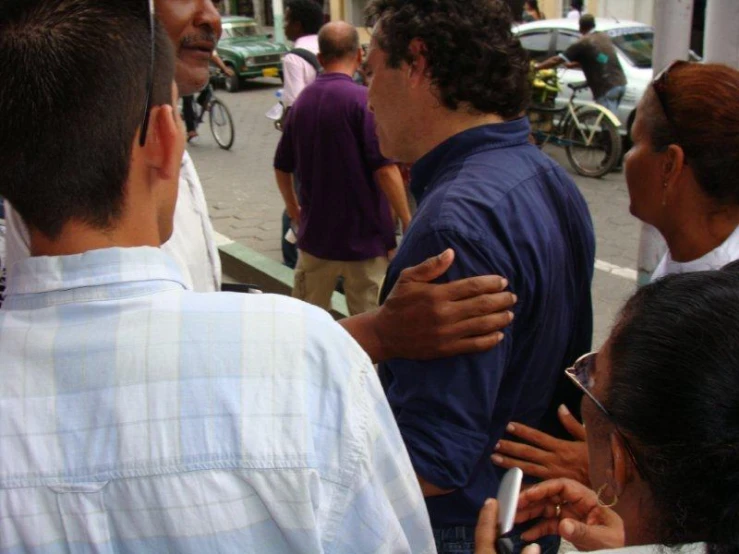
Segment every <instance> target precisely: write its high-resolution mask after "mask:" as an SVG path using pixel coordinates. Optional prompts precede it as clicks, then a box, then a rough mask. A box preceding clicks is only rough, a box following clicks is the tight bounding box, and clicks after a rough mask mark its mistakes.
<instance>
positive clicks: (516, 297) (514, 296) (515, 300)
mask: <svg viewBox="0 0 739 554" xmlns="http://www.w3.org/2000/svg"><path fill="white" fill-rule="evenodd" d="M511 296H513V303H514V304H515V303H516V302H518V296H516V295H515V294H512V295H511Z"/></svg>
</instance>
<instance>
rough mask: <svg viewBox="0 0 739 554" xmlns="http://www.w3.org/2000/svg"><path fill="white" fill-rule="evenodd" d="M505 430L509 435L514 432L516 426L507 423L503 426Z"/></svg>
mask: <svg viewBox="0 0 739 554" xmlns="http://www.w3.org/2000/svg"><path fill="white" fill-rule="evenodd" d="M505 430H506V431H508V432H509V433H513V431H515V430H516V426H515V425H513V423H509V424H508V425H506V426H505Z"/></svg>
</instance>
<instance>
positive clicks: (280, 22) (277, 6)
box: [272, 0, 285, 44]
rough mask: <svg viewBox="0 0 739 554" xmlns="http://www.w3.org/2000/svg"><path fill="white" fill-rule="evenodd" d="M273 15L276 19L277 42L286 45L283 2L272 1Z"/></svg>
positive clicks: (279, 0)
mask: <svg viewBox="0 0 739 554" xmlns="http://www.w3.org/2000/svg"><path fill="white" fill-rule="evenodd" d="M272 15H273V16H274V18H275V23H274V25H275V42H277V43H279V44H285V28H284V23H285V14H284V13H283V8H282V0H272Z"/></svg>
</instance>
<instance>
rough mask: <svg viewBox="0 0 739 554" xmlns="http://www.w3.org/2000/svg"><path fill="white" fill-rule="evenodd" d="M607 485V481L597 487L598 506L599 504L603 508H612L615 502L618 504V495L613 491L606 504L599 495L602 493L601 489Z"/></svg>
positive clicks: (604, 488)
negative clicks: (611, 497) (610, 498)
mask: <svg viewBox="0 0 739 554" xmlns="http://www.w3.org/2000/svg"><path fill="white" fill-rule="evenodd" d="M607 486H608V483H603V484H602V485H601V486H600V488H599V489H598V493H597V500H598V506H601V507H603V508H613V507H614V506H615V505H616V504H618V495H617V494H616V493H615V492H614V493H613V499H612V500H611V501H610V502H609V503H608V504H606V503H605V502H603V500H602V499H601V495H602V494H603V491H605V490H606V487H607Z"/></svg>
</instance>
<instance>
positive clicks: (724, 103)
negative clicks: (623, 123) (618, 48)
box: [625, 62, 739, 280]
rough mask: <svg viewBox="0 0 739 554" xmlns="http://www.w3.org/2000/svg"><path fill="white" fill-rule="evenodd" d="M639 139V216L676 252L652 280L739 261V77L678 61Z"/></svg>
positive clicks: (664, 78)
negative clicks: (669, 274) (738, 176)
mask: <svg viewBox="0 0 739 554" xmlns="http://www.w3.org/2000/svg"><path fill="white" fill-rule="evenodd" d="M631 137H632V140H633V142H634V145H633V146H632V148H631V150H630V151H629V152H628V154H627V155H626V158H625V172H626V184H627V186H628V189H629V198H630V200H631V205H630V210H631V213H632V214H633V215H634V216H636V217H637V218H639V219H641V220H642V221H644V222H646V223H649V224H651V225H653V226H654V227H656V228H657V230H658V231H659V232H660V233H661V234H662V236H663V237H664V238H665V241H666V242H667V247H668V252H667V253H666V254H665V256H664V258H663V259H662V261H661V262H660V264H659V266H658V267H657V269H656V270H655V272H654V274H653V275H652V280H655V279H658V278H660V277H662V276H664V275H666V274H668V273H685V272H689V271H699V270H705V269H716V268H719V267H721V266H722V265H724V264H726V263H728V262H730V261H732V260H735V259H737V258H739V180H737V175H739V71H736V70H735V69H731V68H729V67H727V66H724V65H718V64H705V65H704V64H697V63H688V62H674V63H673V64H672V65H671V66H669V67H668V68H667V69H666V70H665V71H663V72H662V73H661V74H660V75H659V76H658V77H657V78H656V79H655V80H654V83H653V86H652V87H649V88H648V89H647V92H646V93H645V95H644V97H643V98H642V100H641V102H640V103H639V106H638V108H637V111H636V119H635V120H634V125H633V127H632V129H631Z"/></svg>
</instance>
